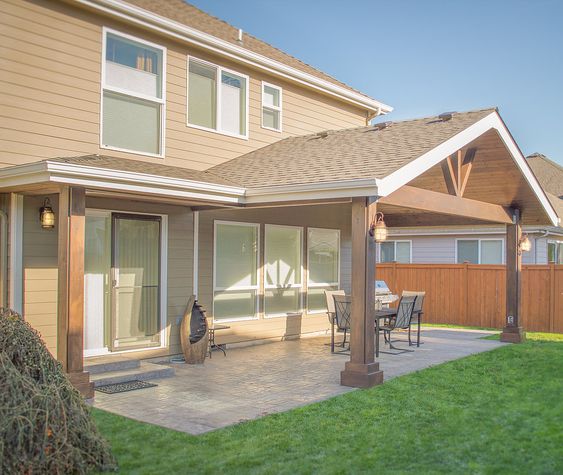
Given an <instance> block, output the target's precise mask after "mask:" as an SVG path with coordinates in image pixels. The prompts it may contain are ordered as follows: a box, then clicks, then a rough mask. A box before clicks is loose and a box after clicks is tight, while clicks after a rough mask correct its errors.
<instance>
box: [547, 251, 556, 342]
mask: <svg viewBox="0 0 563 475" xmlns="http://www.w3.org/2000/svg"><path fill="white" fill-rule="evenodd" d="M555 297H556V296H555V264H554V263H553V262H552V263H551V264H549V331H550V332H551V333H553V331H554V329H555V301H556V298H555Z"/></svg>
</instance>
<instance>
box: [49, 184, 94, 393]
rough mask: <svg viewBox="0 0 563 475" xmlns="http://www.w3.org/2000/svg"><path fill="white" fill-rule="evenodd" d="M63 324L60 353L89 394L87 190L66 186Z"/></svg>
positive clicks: (61, 295) (61, 260)
mask: <svg viewBox="0 0 563 475" xmlns="http://www.w3.org/2000/svg"><path fill="white" fill-rule="evenodd" d="M58 215H59V216H58V220H59V249H58V251H59V254H58V261H59V262H58V271H59V279H58V280H59V294H58V296H59V301H58V313H59V327H58V343H59V348H58V350H57V354H58V357H59V360H60V361H61V363H62V364H63V368H64V369H65V371H66V372H67V374H68V376H69V378H70V380H71V382H72V383H73V385H74V386H75V387H76V388H77V389H78V390H79V391H80V392H81V393H82V394H83V395H84V396H85V397H87V398H91V397H93V396H94V386H93V384H92V383H90V378H89V375H88V373H87V372H84V364H83V358H84V240H85V219H86V191H85V189H84V188H76V187H71V188H69V187H64V188H62V190H61V192H60V194H59V213H58Z"/></svg>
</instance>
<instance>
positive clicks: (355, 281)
mask: <svg viewBox="0 0 563 475" xmlns="http://www.w3.org/2000/svg"><path fill="white" fill-rule="evenodd" d="M376 206H377V205H376V203H375V200H374V199H373V198H353V199H352V315H351V322H350V361H348V362H346V366H345V369H344V371H342V372H341V373H340V383H341V384H342V385H343V386H352V387H359V388H367V387H371V386H374V385H376V384H381V383H382V382H383V371H380V370H379V363H376V362H375V360H374V343H375V339H374V337H375V334H374V333H375V242H374V240H373V238H372V237H371V236H370V235H369V228H370V224H371V223H372V222H373V220H374V218H375V214H376V210H377V209H376Z"/></svg>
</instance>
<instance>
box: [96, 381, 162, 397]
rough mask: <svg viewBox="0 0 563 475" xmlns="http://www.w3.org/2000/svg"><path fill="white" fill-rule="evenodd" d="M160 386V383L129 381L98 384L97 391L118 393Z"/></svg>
mask: <svg viewBox="0 0 563 475" xmlns="http://www.w3.org/2000/svg"><path fill="white" fill-rule="evenodd" d="M154 386H158V384H154V383H147V382H146V381H139V380H135V381H127V382H126V383H116V384H106V385H104V386H98V387H97V388H95V389H96V391H100V392H101V393H105V394H116V393H126V392H127V391H136V390H137V389H144V388H152V387H154Z"/></svg>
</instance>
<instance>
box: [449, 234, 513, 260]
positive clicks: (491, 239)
mask: <svg viewBox="0 0 563 475" xmlns="http://www.w3.org/2000/svg"><path fill="white" fill-rule="evenodd" d="M458 241H477V259H478V262H477V264H481V242H482V241H500V243H501V247H500V258H501V262H500V264H484V265H491V266H495V265H497V266H501V265H504V263H505V262H504V258H505V251H504V239H501V238H456V240H455V263H456V264H462V263H460V262H457V255H458V250H457V243H458Z"/></svg>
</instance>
